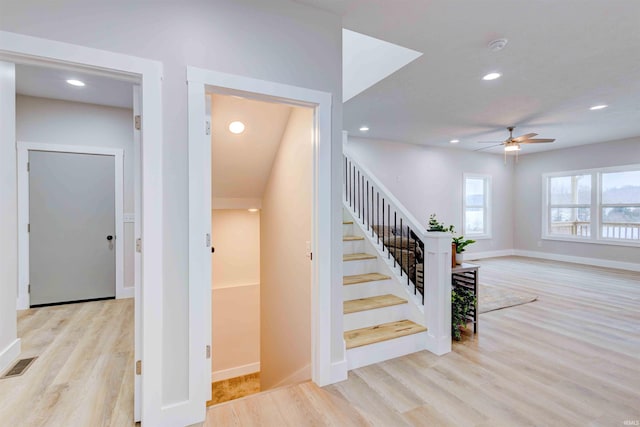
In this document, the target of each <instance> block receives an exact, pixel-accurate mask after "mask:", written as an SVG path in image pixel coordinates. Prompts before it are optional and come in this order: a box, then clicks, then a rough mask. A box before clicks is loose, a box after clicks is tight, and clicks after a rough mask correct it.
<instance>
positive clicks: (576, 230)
mask: <svg viewBox="0 0 640 427" xmlns="http://www.w3.org/2000/svg"><path fill="white" fill-rule="evenodd" d="M550 211H551V212H550V214H551V216H550V219H551V221H550V227H551V229H550V230H549V233H550V234H560V235H568V236H585V237H586V236H590V235H591V210H590V209H589V208H551V209H550Z"/></svg>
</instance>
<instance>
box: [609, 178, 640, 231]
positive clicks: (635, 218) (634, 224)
mask: <svg viewBox="0 0 640 427" xmlns="http://www.w3.org/2000/svg"><path fill="white" fill-rule="evenodd" d="M600 191H601V195H600V199H601V200H602V202H601V203H600V218H601V219H602V221H601V223H600V237H601V238H602V239H617V240H635V241H637V242H640V170H628V171H621V172H607V173H602V174H601V186H600Z"/></svg>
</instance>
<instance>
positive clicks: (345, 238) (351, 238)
mask: <svg viewBox="0 0 640 427" xmlns="http://www.w3.org/2000/svg"><path fill="white" fill-rule="evenodd" d="M354 240H364V237H362V236H342V241H343V242H353V241H354Z"/></svg>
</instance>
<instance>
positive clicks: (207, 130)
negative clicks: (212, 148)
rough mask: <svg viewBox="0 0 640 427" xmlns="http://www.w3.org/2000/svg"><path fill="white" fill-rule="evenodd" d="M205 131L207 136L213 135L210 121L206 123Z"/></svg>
mask: <svg viewBox="0 0 640 427" xmlns="http://www.w3.org/2000/svg"><path fill="white" fill-rule="evenodd" d="M204 123H205V124H204V131H205V133H206V134H207V135H211V122H209V120H207V121H206V122H204Z"/></svg>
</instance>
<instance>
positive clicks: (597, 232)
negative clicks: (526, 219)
mask: <svg viewBox="0 0 640 427" xmlns="http://www.w3.org/2000/svg"><path fill="white" fill-rule="evenodd" d="M629 171H640V164H630V165H622V166H611V167H602V168H593V169H581V170H573V171H562V172H551V173H544V174H542V187H541V188H542V223H541V238H542V240H558V241H565V242H579V243H590V244H599V245H613V246H630V247H640V240H630V239H615V238H605V237H603V236H602V209H603V208H606V207H618V206H636V207H640V203H638V204H634V203H631V204H611V203H606V204H605V203H602V175H603V174H607V173H616V172H629ZM576 175H590V176H591V203H590V204H589V205H584V204H576V205H553V207H554V208H558V207H560V208H562V207H570V208H581V207H588V208H589V209H590V210H591V215H590V217H591V221H590V225H589V226H590V230H591V232H590V234H591V235H590V236H573V235H559V234H551V233H550V228H551V227H550V209H551V205H550V199H551V197H550V196H551V194H550V190H551V187H550V183H551V178H557V177H565V176H576Z"/></svg>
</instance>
